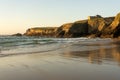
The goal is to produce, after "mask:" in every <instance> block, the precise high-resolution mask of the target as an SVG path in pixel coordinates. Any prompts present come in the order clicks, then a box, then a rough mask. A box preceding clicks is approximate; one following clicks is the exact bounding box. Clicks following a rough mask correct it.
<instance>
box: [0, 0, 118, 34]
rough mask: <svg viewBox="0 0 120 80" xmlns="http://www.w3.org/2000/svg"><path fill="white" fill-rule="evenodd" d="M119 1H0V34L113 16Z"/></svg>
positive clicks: (116, 11)
mask: <svg viewBox="0 0 120 80" xmlns="http://www.w3.org/2000/svg"><path fill="white" fill-rule="evenodd" d="M118 12H120V0H0V34H13V33H17V32H20V33H24V32H25V31H26V29H28V28H30V27H39V26H60V25H61V24H64V23H67V22H74V21H76V20H82V19H86V18H87V16H89V15H96V14H100V15H102V16H114V15H116V14H117V13H118Z"/></svg>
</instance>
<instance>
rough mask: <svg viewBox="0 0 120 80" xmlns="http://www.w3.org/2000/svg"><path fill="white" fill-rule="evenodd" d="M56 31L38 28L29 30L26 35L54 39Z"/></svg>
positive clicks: (53, 28)
mask: <svg viewBox="0 0 120 80" xmlns="http://www.w3.org/2000/svg"><path fill="white" fill-rule="evenodd" d="M55 30H56V27H36V28H30V29H28V30H27V31H26V33H25V34H24V35H26V36H44V37H52V36H53V35H54V34H55Z"/></svg>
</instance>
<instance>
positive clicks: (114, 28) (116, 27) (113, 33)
mask: <svg viewBox="0 0 120 80" xmlns="http://www.w3.org/2000/svg"><path fill="white" fill-rule="evenodd" d="M119 36H120V13H119V14H117V15H116V17H115V19H114V20H113V22H112V23H111V24H110V25H109V26H108V27H107V28H105V29H104V30H103V32H102V35H101V37H111V38H114V37H119Z"/></svg>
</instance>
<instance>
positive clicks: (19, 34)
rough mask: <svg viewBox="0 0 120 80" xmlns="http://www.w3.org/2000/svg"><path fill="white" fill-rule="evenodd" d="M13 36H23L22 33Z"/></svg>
mask: <svg viewBox="0 0 120 80" xmlns="http://www.w3.org/2000/svg"><path fill="white" fill-rule="evenodd" d="M12 36H22V34H21V33H17V34H13V35H12Z"/></svg>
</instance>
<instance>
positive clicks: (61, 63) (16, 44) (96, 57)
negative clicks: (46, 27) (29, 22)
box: [0, 36, 120, 80]
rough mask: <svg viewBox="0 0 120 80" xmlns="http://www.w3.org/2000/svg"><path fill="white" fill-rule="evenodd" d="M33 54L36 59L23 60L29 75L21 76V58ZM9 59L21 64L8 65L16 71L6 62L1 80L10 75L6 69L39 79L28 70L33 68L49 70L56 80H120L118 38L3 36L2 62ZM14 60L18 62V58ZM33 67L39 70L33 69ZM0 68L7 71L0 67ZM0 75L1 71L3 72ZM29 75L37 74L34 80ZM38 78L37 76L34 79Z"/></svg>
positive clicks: (0, 38) (0, 37) (0, 43)
mask: <svg viewBox="0 0 120 80" xmlns="http://www.w3.org/2000/svg"><path fill="white" fill-rule="evenodd" d="M30 55H34V56H32V58H34V60H33V59H32V60H31V59H28V57H27V58H25V59H24V58H23V59H24V61H23V62H21V63H24V64H26V66H27V68H26V70H27V71H26V72H25V73H26V74H24V72H23V73H22V72H21V73H20V71H19V70H21V69H22V70H23V67H26V66H24V65H23V66H22V68H20V67H18V66H16V65H20V64H21V63H19V61H21V60H20V58H19V57H18V56H30ZM35 55H37V57H36V56H35ZM41 56H42V58H41ZM10 57H18V63H19V64H18V63H16V64H14V63H11V62H9V64H11V65H13V66H14V69H15V70H14V69H12V68H10V67H9V65H7V64H5V63H4V65H7V68H6V69H5V71H4V72H6V73H4V74H2V73H0V75H1V74H2V76H0V79H4V80H7V78H6V77H5V76H6V75H5V74H7V75H8V73H7V70H8V72H9V70H13V71H12V72H14V73H13V75H16V74H18V75H21V74H24V75H23V76H24V77H25V75H26V80H27V79H29V80H32V78H33V80H40V77H39V75H38V74H39V73H36V72H31V71H30V69H28V68H32V69H38V70H37V71H39V70H40V71H39V72H40V74H41V71H46V70H47V71H48V72H47V73H45V74H48V73H50V74H53V75H52V77H53V76H54V78H55V77H56V79H55V80H120V76H119V75H120V40H119V39H111V38H86V37H80V38H45V37H35V36H31V37H30V36H20V37H19V36H0V58H1V59H0V62H3V61H4V59H3V58H5V61H6V59H7V60H8V59H9V58H10ZM2 59H3V60H2ZM21 59H22V58H21ZM10 60H11V59H10ZM15 60H16V61H17V59H15ZM30 61H32V62H33V63H31V62H30ZM7 62H8V61H7ZM36 62H37V63H36ZM28 63H29V64H28ZM11 65H10V66H11ZM21 65H22V64H21ZM13 66H11V67H13ZM33 66H34V67H36V68H33ZM39 68H40V69H39ZM0 69H4V68H3V67H1V65H0ZM17 70H18V71H17ZM34 71H35V70H34ZM0 72H2V71H1V70H0ZM29 73H33V74H34V75H31V76H32V77H31V78H30V77H27V75H28V74H29ZM9 75H11V74H9ZM18 75H17V76H18ZM36 75H38V76H37V77H35V76H36ZM23 76H22V77H20V76H19V77H20V78H19V79H24V77H23ZM36 78H37V79H36ZM15 79H16V78H15ZM16 80H18V78H17V79H16ZM24 80H25V79H24Z"/></svg>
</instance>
